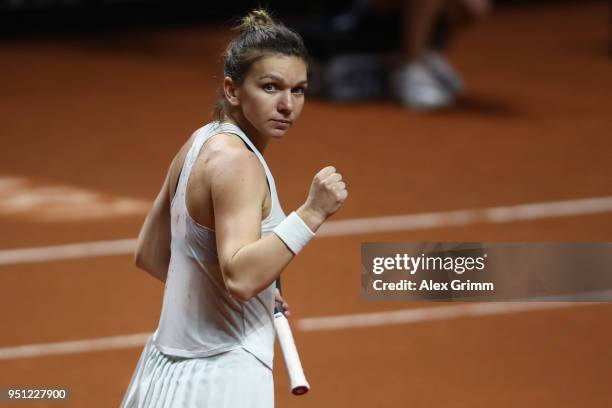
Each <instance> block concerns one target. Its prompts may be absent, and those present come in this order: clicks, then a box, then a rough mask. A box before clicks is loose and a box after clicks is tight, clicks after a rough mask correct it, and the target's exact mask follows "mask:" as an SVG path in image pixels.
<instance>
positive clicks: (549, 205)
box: [0, 196, 612, 266]
mask: <svg viewBox="0 0 612 408" xmlns="http://www.w3.org/2000/svg"><path fill="white" fill-rule="evenodd" d="M606 212H612V196H609V197H598V198H584V199H578V200H566V201H551V202H543V203H533V204H520V205H513V206H506V207H490V208H484V209H471V210H458V211H446V212H431V213H422V214H408V215H395V216H386V217H372V218H354V219H349V220H340V221H329V222H327V223H325V224H324V225H323V226H322V227H321V229H320V230H319V231H318V232H317V236H318V237H333V236H343V235H354V234H365V233H380V232H393V231H409V230H423V229H431V228H442V227H453V226H462V225H470V224H477V223H503V222H512V221H524V220H535V219H544V218H554V217H569V216H576V215H587V214H600V213H606ZM135 248H136V239H121V240H114V241H97V242H88V243H81V244H69V245H55V246H49V247H39V248H23V249H5V250H0V266H1V265H10V264H19V263H30V262H44V261H51V260H60V259H75V258H87V257H92V256H106V255H122V254H131V253H133V252H134V249H135Z"/></svg>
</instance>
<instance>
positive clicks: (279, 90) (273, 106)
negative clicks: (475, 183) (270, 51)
mask: <svg viewBox="0 0 612 408" xmlns="http://www.w3.org/2000/svg"><path fill="white" fill-rule="evenodd" d="M306 75H307V69H306V64H305V62H304V61H303V60H302V59H301V58H299V57H294V56H286V55H269V56H265V57H263V58H261V59H259V60H257V61H256V62H255V63H253V65H251V67H250V69H249V71H248V72H247V75H246V76H245V78H244V82H243V83H242V85H241V86H239V87H237V88H236V89H235V96H236V99H235V101H234V102H232V104H233V105H234V106H237V107H239V109H240V110H241V112H242V115H243V116H244V118H245V119H246V120H247V121H248V122H249V123H250V124H251V126H253V127H254V128H255V130H256V131H257V132H258V133H260V134H261V135H262V136H264V137H266V138H270V137H271V138H280V137H282V136H283V135H284V134H285V133H286V132H287V130H289V128H290V127H291V125H292V124H293V122H294V121H295V120H297V118H298V117H299V116H300V114H301V113H302V108H303V107H304V92H305V90H306V86H307V82H306V80H307V76H306Z"/></svg>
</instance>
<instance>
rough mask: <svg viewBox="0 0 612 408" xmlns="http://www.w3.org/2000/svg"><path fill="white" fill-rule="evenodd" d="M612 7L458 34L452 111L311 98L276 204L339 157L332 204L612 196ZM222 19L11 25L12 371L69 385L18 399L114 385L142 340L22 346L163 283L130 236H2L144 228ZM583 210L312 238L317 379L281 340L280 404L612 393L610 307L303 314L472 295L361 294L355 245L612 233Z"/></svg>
mask: <svg viewBox="0 0 612 408" xmlns="http://www.w3.org/2000/svg"><path fill="white" fill-rule="evenodd" d="M608 12H609V11H608V5H607V4H606V2H603V1H599V2H574V3H568V2H566V3H560V4H541V5H538V6H530V5H524V6H521V7H513V8H505V9H500V10H496V11H495V12H494V13H493V15H492V16H491V18H490V19H488V20H487V21H485V22H484V23H483V24H481V25H478V26H477V27H475V28H474V29H473V30H470V31H469V32H466V33H465V35H464V36H463V37H462V38H461V39H460V41H459V43H458V44H457V47H456V48H455V49H454V50H453V53H452V55H451V58H452V60H453V62H455V64H456V65H457V67H458V68H459V70H460V71H461V72H463V73H464V74H465V76H466V79H467V82H468V85H469V86H470V92H469V97H467V99H465V100H463V101H462V102H461V104H460V105H459V106H458V107H457V108H456V109H453V110H449V111H446V112H443V113H438V114H417V113H412V112H409V111H407V110H404V109H402V108H401V107H399V106H396V105H394V104H392V103H364V104H350V105H338V104H333V103H328V102H321V101H316V100H310V101H309V102H308V103H307V105H306V109H305V112H304V114H303V116H302V119H301V121H299V122H298V123H297V124H296V126H295V128H294V129H293V130H292V131H291V132H289V135H288V137H287V138H286V140H283V141H281V142H279V143H273V144H272V146H271V147H270V149H269V152H268V153H267V160H268V162H269V163H270V165H271V168H272V170H273V172H274V175H275V178H276V181H277V185H278V187H279V194H280V197H281V200H282V202H283V207H284V209H285V210H286V211H289V210H291V209H294V208H296V207H297V206H298V205H299V204H301V202H302V200H303V199H304V198H305V196H306V193H307V188H308V186H309V185H310V181H311V178H312V175H314V174H315V172H316V171H317V170H318V169H320V168H321V167H323V166H325V165H327V164H334V165H335V166H336V167H337V168H338V169H339V170H340V171H341V172H342V173H343V175H344V176H345V178H346V180H347V184H348V187H349V191H350V195H349V199H348V200H347V203H346V205H345V206H344V208H343V209H342V210H341V211H340V212H339V213H338V214H337V215H336V216H335V217H334V218H333V220H334V221H339V220H354V219H358V218H363V217H382V216H388V215H404V214H423V213H431V212H441V213H446V212H449V211H454V210H463V209H486V208H491V207H500V206H504V207H505V206H509V207H513V206H521V205H525V204H530V203H544V204H543V205H544V206H546V205H553V204H551V203H557V202H561V201H566V200H578V201H577V203H583V202H585V201H584V200H587V201H588V199H593V198H608V202H609V201H610V197H612V137H611V135H612V116H611V115H610V113H611V110H610V107H611V106H612V92H611V90H612V75H611V67H612V61H611V60H610V59H609V57H608V56H607V55H606V49H607V43H606V41H607V38H608V31H607V30H608V26H607V24H608V21H607V20H608ZM227 35H228V30H227V29H226V28H222V27H215V28H213V27H202V28H191V29H167V30H163V31H156V32H133V33H131V34H123V35H104V36H98V37H96V36H89V37H84V38H81V39H64V40H62V39H55V40H42V39H33V40H20V41H6V40H5V41H3V42H2V43H0V50H1V52H0V77H1V78H2V92H0V100H1V104H2V109H1V110H0V119H1V123H2V127H1V129H2V130H1V132H2V136H1V142H0V147H1V148H0V231H1V233H0V248H1V249H2V252H0V253H1V254H2V255H1V256H0V258H2V259H5V262H4V263H3V264H2V265H0V294H1V296H0V304H1V305H2V308H0V321H1V322H2V330H1V331H0V356H2V358H0V386H1V387H9V386H21V387H40V386H46V387H50V386H58V387H59V386H62V387H66V388H68V389H69V390H70V398H69V401H68V403H64V405H61V404H51V403H37V404H19V405H18V406H20V407H28V406H32V407H45V406H50V407H51V406H70V407H87V408H102V407H114V406H118V404H119V403H120V401H121V399H122V397H123V393H124V391H125V389H126V387H127V385H128V382H129V380H130V378H131V375H132V372H133V370H134V368H135V365H136V361H137V359H138V357H139V355H140V353H141V351H142V341H140V340H139V339H138V338H136V340H135V341H134V344H132V345H129V344H126V343H125V342H124V343H122V344H121V346H119V347H118V348H112V347H110V346H103V347H101V348H100V349H98V350H83V351H80V352H79V351H78V350H75V349H74V347H73V346H74V344H75V343H68V344H72V345H73V346H71V347H72V349H70V350H69V351H70V352H68V351H66V352H58V353H57V354H50V353H46V354H45V353H44V352H42V353H39V354H36V355H29V356H25V355H18V354H15V353H17V351H15V350H23V349H18V348H17V347H18V346H27V345H39V346H40V345H43V346H44V345H48V344H49V343H59V344H66V342H73V341H76V340H86V341H85V342H84V343H86V344H90V345H91V344H95V341H96V339H98V340H99V339H105V338H121V339H124V340H125V339H126V337H125V336H127V335H133V334H143V333H144V334H146V333H149V332H151V331H153V330H154V329H155V327H156V324H157V319H158V316H159V311H160V307H161V298H162V289H163V288H162V285H161V284H160V283H159V282H158V281H155V280H154V279H153V278H151V277H150V276H148V275H147V274H146V273H145V272H142V271H140V270H137V269H136V267H135V266H134V265H133V263H132V258H131V256H130V255H129V254H128V253H127V252H128V251H126V250H119V254H117V255H108V254H106V255H104V256H94V255H89V256H86V257H82V258H78V259H56V260H52V259H46V260H45V259H40V260H37V261H33V262H25V261H24V260H23V259H22V260H20V261H10V262H9V261H6V259H8V258H7V253H8V252H7V251H8V250H13V249H24V248H40V247H47V246H52V245H62V244H77V243H87V242H98V241H105V242H115V241H116V240H120V239H132V238H135V237H136V235H137V233H138V230H139V228H140V225H141V223H142V221H143V219H144V215H145V212H146V209H147V208H148V205H149V204H150V202H151V201H152V200H153V198H154V197H155V195H156V194H157V191H158V189H159V187H160V185H161V183H162V179H163V176H164V174H165V172H166V169H167V166H168V165H169V163H170V160H171V158H172V157H173V155H174V154H175V152H176V151H177V149H178V148H179V147H180V146H181V145H182V143H183V142H184V140H185V139H186V138H188V137H189V135H190V134H191V132H192V131H193V130H195V129H196V128H198V127H200V126H201V125H202V124H204V123H206V122H207V121H208V120H209V115H208V113H209V111H210V110H211V108H212V105H213V103H214V101H215V99H216V92H215V87H216V83H217V82H218V81H219V78H220V65H219V62H220V59H219V58H217V56H218V55H219V54H220V51H221V49H222V47H223V44H224V43H225V41H226V39H227V37H226V36H227ZM16 197H17V198H16ZM41 197H42V198H41ZM83 208H85V210H83ZM544 208H546V207H544ZM576 208H577V209H578V210H577V212H572V211H570V212H568V213H567V214H560V215H556V216H547V215H549V214H546V213H544V214H542V215H541V216H540V217H536V218H534V219H529V220H520V219H517V220H511V221H508V222H503V223H486V222H478V221H477V222H474V223H468V224H466V225H462V226H461V225H451V224H444V223H442V224H440V225H433V226H427V225H424V226H423V225H422V226H418V225H417V226H412V227H406V228H399V230H397V231H381V232H375V233H374V232H367V231H366V232H361V233H358V234H349V235H346V234H344V235H343V234H341V235H333V236H331V235H330V236H326V237H325V236H323V237H320V238H318V239H316V240H315V241H314V242H313V243H312V244H310V245H309V247H308V248H307V249H306V250H305V251H304V253H303V254H301V255H300V256H299V257H298V258H297V259H296V260H295V261H294V262H293V263H292V264H291V265H290V267H289V268H288V269H287V270H286V271H285V274H284V275H283V279H284V281H283V283H284V290H285V295H286V298H287V300H288V301H289V303H290V304H291V307H292V311H293V317H292V319H291V321H292V324H293V327H294V334H295V336H296V341H297V343H298V347H299V350H300V354H301V357H302V361H303V364H304V367H305V370H306V373H307V376H308V378H309V381H310V384H311V386H312V390H311V392H310V393H309V394H307V395H305V396H303V397H293V396H291V395H290V394H289V392H288V386H287V377H286V373H285V370H284V367H283V363H282V361H281V360H282V359H281V358H279V356H280V354H279V353H278V352H277V359H276V362H275V374H276V376H275V378H276V402H277V406H278V407H307V406H308V407H338V408H341V407H346V408H354V407H410V408H417V407H470V408H475V407H483V408H484V407H517V406H520V407H536V408H548V407H550V408H561V407H589V408H595V407H602V408H603V407H610V406H612V390H611V387H612V372H611V371H610V367H612V348H611V347H610V344H612V324H611V323H612V306H611V305H609V304H573V305H569V306H565V307H559V308H544V309H541V310H523V311H514V312H512V311H508V312H500V313H497V314H490V315H486V316H457V317H455V318H443V319H438V320H434V319H430V320H428V319H425V320H423V321H419V322H413V323H402V324H395V325H391V324H381V325H378V326H372V327H351V328H340V327H336V328H331V329H329V330H322V329H316V330H315V329H313V330H307V328H308V327H307V326H306V325H304V323H303V322H305V321H307V320H308V319H310V318H315V317H325V316H337V315H342V316H344V315H354V314H357V313H372V312H387V311H394V310H406V309H414V308H422V309H424V310H430V309H432V308H437V307H455V306H460V305H459V304H445V303H435V304H431V303H392V302H388V303H383V302H380V303H367V302H365V301H363V300H362V299H361V292H360V290H361V288H360V282H359V268H360V243H361V242H367V241H396V242H413V241H417V242H418V241H569V242H573V241H612V208H610V206H609V205H608V207H598V209H597V210H596V211H595V210H594V211H590V212H589V211H583V212H581V210H580V208H582V207H580V205H578V204H577V206H576ZM126 245H127V247H128V248H129V242H128V244H126ZM124 249H125V248H124ZM122 251H123V252H122ZM35 252H36V251H35ZM51 252H53V251H51ZM30 260H31V259H30ZM35 349H36V347H35ZM38 349H40V347H39V348H38ZM42 349H43V350H44V349H45V348H44V347H42ZM9 405H10V404H8V403H0V406H9Z"/></svg>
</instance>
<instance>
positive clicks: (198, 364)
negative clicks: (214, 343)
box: [121, 338, 274, 408]
mask: <svg viewBox="0 0 612 408" xmlns="http://www.w3.org/2000/svg"><path fill="white" fill-rule="evenodd" d="M196 407H197V408H212V407H214V408H273V407H274V382H273V379H272V371H271V370H270V369H269V368H268V367H266V366H265V365H264V364H263V363H262V362H261V361H259V360H258V359H257V358H255V356H253V355H252V354H250V353H249V352H247V351H246V350H244V349H242V348H238V349H235V350H231V351H228V352H225V353H222V354H218V355H215V356H211V357H206V358H181V357H173V356H168V355H165V354H162V353H161V352H160V351H159V350H158V349H157V347H155V344H153V339H152V338H149V341H147V344H146V345H145V348H144V351H143V352H142V355H141V356H140V359H139V360H138V364H137V366H136V371H135V372H134V375H133V376H132V380H131V381H130V385H129V386H128V389H127V391H126V394H125V397H124V398H123V402H122V403H121V408H196Z"/></svg>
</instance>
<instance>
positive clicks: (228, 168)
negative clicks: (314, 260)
mask: <svg viewBox="0 0 612 408" xmlns="http://www.w3.org/2000/svg"><path fill="white" fill-rule="evenodd" d="M211 169H212V170H213V171H212V174H213V175H212V178H211V180H212V182H211V193H212V199H213V207H214V213H215V232H216V238H217V253H218V256H219V263H220V265H221V270H222V272H223V276H224V279H225V283H226V285H227V288H228V290H229V292H230V293H231V294H232V296H234V297H235V298H237V299H239V300H242V301H246V300H248V299H250V298H251V297H253V296H255V295H256V294H257V293H259V292H261V291H262V290H263V289H265V288H266V287H268V286H269V285H270V284H271V283H272V282H274V280H275V279H276V278H277V277H278V276H279V274H280V273H281V271H282V270H283V269H284V268H285V267H286V266H287V264H289V262H290V261H291V259H292V258H293V253H292V252H291V251H290V250H289V249H288V248H287V247H286V246H285V244H284V243H283V242H282V241H281V240H280V239H279V238H278V237H277V236H276V235H275V234H268V235H266V236H265V237H261V217H262V204H263V200H264V198H265V195H266V194H267V189H266V178H265V173H264V171H263V169H262V167H261V164H260V162H259V160H258V159H257V157H256V156H255V155H254V154H253V153H251V152H249V151H247V150H245V149H232V151H230V152H224V153H223V154H222V155H219V157H218V158H216V159H215V161H214V162H213V163H211Z"/></svg>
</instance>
